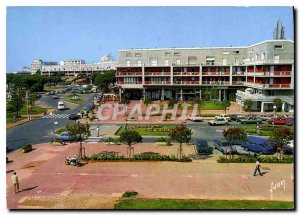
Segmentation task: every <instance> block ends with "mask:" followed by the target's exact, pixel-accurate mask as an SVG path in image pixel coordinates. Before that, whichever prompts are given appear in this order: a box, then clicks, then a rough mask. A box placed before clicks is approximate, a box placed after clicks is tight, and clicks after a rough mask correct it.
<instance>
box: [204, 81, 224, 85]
mask: <svg viewBox="0 0 300 215" xmlns="http://www.w3.org/2000/svg"><path fill="white" fill-rule="evenodd" d="M202 84H204V85H205V84H208V85H230V82H229V81H202Z"/></svg>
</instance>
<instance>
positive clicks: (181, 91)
mask: <svg viewBox="0 0 300 215" xmlns="http://www.w3.org/2000/svg"><path fill="white" fill-rule="evenodd" d="M180 101H183V90H182V88H181V89H180Z"/></svg>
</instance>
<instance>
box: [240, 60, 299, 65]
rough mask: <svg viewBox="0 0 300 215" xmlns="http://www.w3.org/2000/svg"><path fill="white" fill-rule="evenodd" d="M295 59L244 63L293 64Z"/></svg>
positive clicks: (247, 63)
mask: <svg viewBox="0 0 300 215" xmlns="http://www.w3.org/2000/svg"><path fill="white" fill-rule="evenodd" d="M292 63H294V60H280V59H279V60H274V59H270V60H260V61H248V62H244V65H256V64H292Z"/></svg>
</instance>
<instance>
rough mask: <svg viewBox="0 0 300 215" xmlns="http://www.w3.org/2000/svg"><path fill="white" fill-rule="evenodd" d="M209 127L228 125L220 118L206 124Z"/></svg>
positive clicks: (226, 121)
mask: <svg viewBox="0 0 300 215" xmlns="http://www.w3.org/2000/svg"><path fill="white" fill-rule="evenodd" d="M208 124H209V125H228V120H226V119H225V118H221V117H215V119H213V120H210V121H209V122H208Z"/></svg>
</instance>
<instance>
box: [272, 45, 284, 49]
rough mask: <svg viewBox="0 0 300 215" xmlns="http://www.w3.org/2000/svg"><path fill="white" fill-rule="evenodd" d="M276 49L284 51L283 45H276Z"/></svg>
mask: <svg viewBox="0 0 300 215" xmlns="http://www.w3.org/2000/svg"><path fill="white" fill-rule="evenodd" d="M274 49H283V46H282V45H275V46H274Z"/></svg>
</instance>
